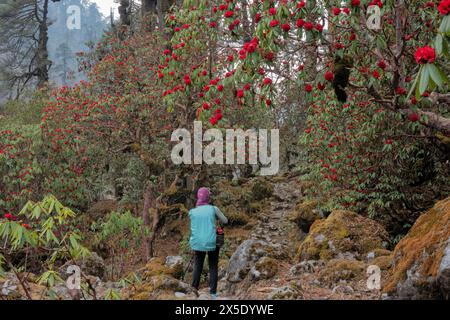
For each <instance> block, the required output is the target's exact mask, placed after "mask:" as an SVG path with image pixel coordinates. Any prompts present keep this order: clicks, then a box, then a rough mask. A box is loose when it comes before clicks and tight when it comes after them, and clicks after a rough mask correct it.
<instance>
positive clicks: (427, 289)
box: [383, 198, 450, 299]
mask: <svg viewBox="0 0 450 320" xmlns="http://www.w3.org/2000/svg"><path fill="white" fill-rule="evenodd" d="M392 265H393V266H392V269H391V271H390V274H389V278H388V280H387V281H386V285H385V286H384V288H383V290H384V291H385V292H386V293H389V294H390V295H393V296H395V297H397V298H400V299H449V298H450V198H447V199H446V200H443V201H440V202H438V203H437V204H436V205H435V206H434V207H433V208H432V209H430V210H429V211H427V212H426V213H424V214H423V215H421V216H420V217H419V219H418V220H417V221H416V222H415V224H414V225H413V227H412V228H411V230H410V231H409V232H408V234H407V235H406V236H405V237H404V238H403V239H402V240H401V241H400V242H399V243H398V244H397V246H396V247H395V249H394V254H393V261H392Z"/></svg>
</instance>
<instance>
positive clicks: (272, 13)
mask: <svg viewBox="0 0 450 320" xmlns="http://www.w3.org/2000/svg"><path fill="white" fill-rule="evenodd" d="M269 14H270V15H271V16H274V15H276V14H277V9H275V8H270V9H269Z"/></svg>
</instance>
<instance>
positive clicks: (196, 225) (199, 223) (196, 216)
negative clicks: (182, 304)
mask: <svg viewBox="0 0 450 320" xmlns="http://www.w3.org/2000/svg"><path fill="white" fill-rule="evenodd" d="M209 197H210V192H209V190H208V189H207V188H200V189H199V190H198V192H197V204H196V207H195V208H194V209H191V210H189V218H190V220H191V238H190V241H189V244H190V246H191V249H192V250H193V251H194V273H193V276H192V286H193V287H194V288H195V289H197V290H198V288H199V286H200V276H201V273H202V270H203V263H204V261H205V256H206V255H208V264H209V292H210V294H211V296H212V297H213V298H216V295H217V276H218V264H219V251H220V247H218V246H217V245H216V237H217V231H216V230H217V227H216V220H219V221H220V222H221V223H223V224H227V223H228V219H227V218H226V217H225V215H224V214H223V213H222V212H221V211H220V209H219V208H217V207H216V206H212V205H210V204H209Z"/></svg>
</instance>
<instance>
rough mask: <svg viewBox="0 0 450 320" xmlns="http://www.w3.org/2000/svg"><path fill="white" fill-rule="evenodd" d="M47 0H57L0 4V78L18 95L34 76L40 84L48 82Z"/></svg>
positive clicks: (53, 0) (19, 0) (28, 0)
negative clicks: (1, 74)
mask: <svg viewBox="0 0 450 320" xmlns="http://www.w3.org/2000/svg"><path fill="white" fill-rule="evenodd" d="M50 1H52V2H59V1H60V0H6V1H5V2H6V3H4V4H2V5H0V31H1V32H0V51H1V52H4V54H2V55H1V56H0V59H1V60H0V65H1V66H2V68H1V70H2V73H3V77H2V78H3V80H4V81H7V82H8V83H9V85H10V87H13V88H15V89H16V90H17V95H19V94H20V92H21V91H22V90H23V88H24V87H25V86H26V85H27V84H29V83H30V81H32V80H33V79H37V86H38V87H39V88H41V87H43V86H44V85H45V84H46V83H47V82H48V79H49V76H48V71H49V69H50V66H51V61H50V60H49V59H48V50H47V43H48V27H49V21H48V7H49V2H50ZM5 66H7V68H5Z"/></svg>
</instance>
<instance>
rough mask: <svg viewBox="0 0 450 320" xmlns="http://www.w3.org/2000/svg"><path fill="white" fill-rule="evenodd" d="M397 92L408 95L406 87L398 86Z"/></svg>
mask: <svg viewBox="0 0 450 320" xmlns="http://www.w3.org/2000/svg"><path fill="white" fill-rule="evenodd" d="M395 93H396V94H398V95H399V96H404V95H406V89H405V88H403V87H398V88H396V89H395Z"/></svg>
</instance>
